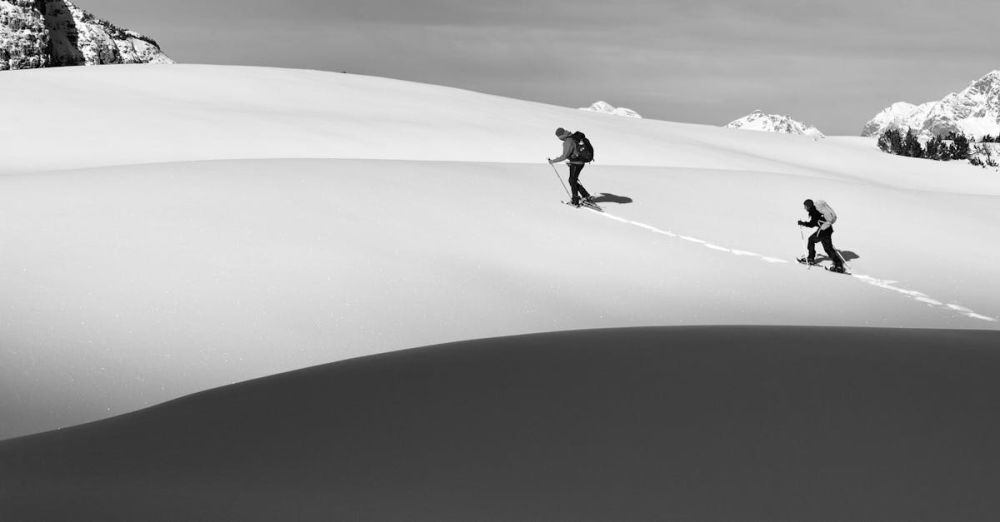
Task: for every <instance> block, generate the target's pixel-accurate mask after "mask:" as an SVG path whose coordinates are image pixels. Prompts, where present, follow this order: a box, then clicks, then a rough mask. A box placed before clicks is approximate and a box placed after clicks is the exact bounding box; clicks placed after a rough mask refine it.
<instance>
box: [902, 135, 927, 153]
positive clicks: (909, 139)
mask: <svg viewBox="0 0 1000 522" xmlns="http://www.w3.org/2000/svg"><path fill="white" fill-rule="evenodd" d="M902 154H903V156H909V157H911V158H919V157H922V156H923V155H924V149H923V147H921V146H920V140H918V139H917V135H916V134H914V133H913V131H912V130H908V131H906V138H905V139H904V140H903V149H902Z"/></svg>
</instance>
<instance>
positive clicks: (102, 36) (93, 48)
mask: <svg viewBox="0 0 1000 522" xmlns="http://www.w3.org/2000/svg"><path fill="white" fill-rule="evenodd" d="M131 63H161V64H162V63H173V61H172V60H171V59H170V58H169V57H167V56H166V55H165V54H163V52H162V51H160V48H159V46H158V45H157V43H156V42H155V41H154V40H153V39H151V38H149V37H147V36H144V35H141V34H139V33H137V32H135V31H130V30H127V29H122V28H120V27H117V26H115V25H114V24H112V23H111V22H107V21H105V20H101V19H98V18H95V17H94V16H93V15H91V14H90V13H88V12H86V11H84V10H83V9H80V8H79V7H77V6H76V5H74V4H73V3H72V2H69V1H68V0H0V70H9V69H33V68H39V67H54V66H62V65H100V64H131Z"/></svg>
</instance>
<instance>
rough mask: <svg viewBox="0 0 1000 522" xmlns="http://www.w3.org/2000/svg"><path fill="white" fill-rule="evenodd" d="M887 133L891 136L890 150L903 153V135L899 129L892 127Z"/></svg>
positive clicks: (893, 152) (894, 152)
mask: <svg viewBox="0 0 1000 522" xmlns="http://www.w3.org/2000/svg"><path fill="white" fill-rule="evenodd" d="M887 134H888V136H889V152H890V153H892V154H897V155H898V154H901V153H902V152H903V137H902V136H901V135H900V133H899V129H890V130H889V131H888V132H887Z"/></svg>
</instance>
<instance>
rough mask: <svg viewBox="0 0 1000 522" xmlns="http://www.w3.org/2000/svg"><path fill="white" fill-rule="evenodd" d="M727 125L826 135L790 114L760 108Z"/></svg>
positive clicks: (769, 130)
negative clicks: (794, 118) (770, 111)
mask: <svg viewBox="0 0 1000 522" xmlns="http://www.w3.org/2000/svg"><path fill="white" fill-rule="evenodd" d="M726 127H728V128H730V129H742V130H753V131H763V132H777V133H779V134H799V135H802V136H809V137H811V138H813V139H820V138H825V137H826V136H825V135H824V134H823V133H822V132H820V130H819V129H817V128H816V127H813V126H811V125H806V124H805V123H802V122H800V121H796V120H793V119H792V118H790V117H788V116H783V115H780V114H765V113H764V112H763V111H760V110H756V111H753V112H751V113H750V114H748V115H746V116H744V117H742V118H740V119H738V120H736V121H733V122H730V123H729V125H726Z"/></svg>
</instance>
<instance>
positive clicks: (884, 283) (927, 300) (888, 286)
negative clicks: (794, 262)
mask: <svg viewBox="0 0 1000 522" xmlns="http://www.w3.org/2000/svg"><path fill="white" fill-rule="evenodd" d="M584 208H586V207H584ZM587 210H590V211H591V212H592V213H594V214H597V215H599V216H603V217H605V218H608V219H610V220H613V221H618V222H619V223H625V224H627V225H632V226H636V227H639V228H642V229H645V230H648V231H650V232H653V233H654V234H660V235H663V236H667V237H670V238H674V239H681V240H684V241H688V242H691V243H695V244H699V245H701V246H703V247H705V248H708V249H710V250H715V251H718V252H726V253H729V254H733V255H735V256H739V257H751V258H755V259H758V260H760V261H763V262H765V263H771V264H786V263H790V262H789V261H787V260H784V259H779V258H777V257H769V256H765V255H761V254H757V253H755V252H748V251H746V250H736V249H733V248H726V247H724V246H719V245H716V244H713V243H710V242H708V241H705V240H703V239H698V238H696V237H691V236H685V235H681V234H677V233H674V232H671V231H669V230H662V229H659V228H656V227H654V226H652V225H647V224H645V223H640V222H638V221H632V220H630V219H625V218H623V217H618V216H616V215H614V214H609V213H607V212H598V211H596V210H592V209H587ZM851 276H853V277H854V278H855V279H857V280H859V281H862V282H864V283H866V284H869V285H872V286H874V287H877V288H881V289H884V290H890V291H892V292H896V293H898V294H902V295H904V296H906V297H909V298H910V299H913V300H915V301H919V302H921V303H923V304H925V305H928V306H931V307H933V308H942V309H944V310H947V311H951V312H956V313H958V314H960V315H963V316H965V317H969V318H971V319H978V320H980V321H987V322H991V323H995V322H998V321H997V319H996V318H994V317H989V316H986V315H982V314H978V313H976V312H975V311H973V310H971V309H969V308H966V307H964V306H961V305H957V304H951V303H944V302H941V301H938V300H936V299H932V298H931V297H930V296H928V295H927V294H925V293H923V292H918V291H916V290H907V289H905V288H899V287H897V286H893V285H895V284H896V283H897V281H889V280H885V279H878V278H876V277H872V276H868V275H864V274H858V273H852V274H851Z"/></svg>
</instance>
